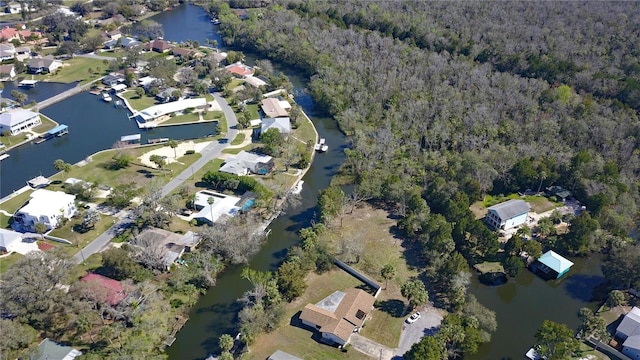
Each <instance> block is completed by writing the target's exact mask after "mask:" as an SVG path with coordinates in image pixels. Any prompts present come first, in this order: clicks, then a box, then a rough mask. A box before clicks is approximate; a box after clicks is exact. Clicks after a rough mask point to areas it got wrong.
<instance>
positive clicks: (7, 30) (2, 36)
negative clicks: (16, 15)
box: [0, 26, 20, 41]
mask: <svg viewBox="0 0 640 360" xmlns="http://www.w3.org/2000/svg"><path fill="white" fill-rule="evenodd" d="M14 39H17V40H20V36H19V35H18V30H16V29H14V28H12V27H9V26H5V27H4V28H2V30H0V40H1V41H11V40H14Z"/></svg>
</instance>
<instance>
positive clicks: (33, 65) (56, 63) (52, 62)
mask: <svg viewBox="0 0 640 360" xmlns="http://www.w3.org/2000/svg"><path fill="white" fill-rule="evenodd" d="M61 67H62V61H60V60H56V59H54V58H53V56H45V57H43V58H33V59H31V60H29V62H28V63H27V71H28V72H29V73H30V74H41V73H54V72H55V71H56V70H58V69H59V68H61Z"/></svg>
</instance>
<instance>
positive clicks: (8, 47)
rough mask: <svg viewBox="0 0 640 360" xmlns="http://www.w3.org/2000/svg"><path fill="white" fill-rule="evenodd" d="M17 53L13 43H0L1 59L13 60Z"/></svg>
mask: <svg viewBox="0 0 640 360" xmlns="http://www.w3.org/2000/svg"><path fill="white" fill-rule="evenodd" d="M15 54H16V48H15V47H14V46H13V44H0V61H6V60H11V59H13V58H14V56H15Z"/></svg>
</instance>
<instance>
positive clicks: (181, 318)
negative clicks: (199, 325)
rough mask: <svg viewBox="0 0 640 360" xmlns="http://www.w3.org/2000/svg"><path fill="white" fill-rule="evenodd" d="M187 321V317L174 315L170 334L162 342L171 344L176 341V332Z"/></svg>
mask: <svg viewBox="0 0 640 360" xmlns="http://www.w3.org/2000/svg"><path fill="white" fill-rule="evenodd" d="M187 321H189V317H188V316H187V317H185V316H182V315H176V321H175V322H174V323H173V327H172V328H173V330H172V331H171V335H169V336H168V337H167V338H166V339H165V340H164V342H163V344H164V345H166V346H171V345H173V343H174V342H175V341H176V334H177V333H178V331H180V329H182V327H183V326H184V325H185V324H186V323H187Z"/></svg>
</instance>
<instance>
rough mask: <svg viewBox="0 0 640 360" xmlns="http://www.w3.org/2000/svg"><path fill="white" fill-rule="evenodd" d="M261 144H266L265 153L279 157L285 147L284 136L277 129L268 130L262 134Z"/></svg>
mask: <svg viewBox="0 0 640 360" xmlns="http://www.w3.org/2000/svg"><path fill="white" fill-rule="evenodd" d="M260 142H261V143H262V144H264V152H265V153H267V154H269V155H271V156H279V155H280V153H281V152H282V146H283V145H284V139H283V138H282V134H280V131H278V129H275V128H271V129H268V130H267V131H265V132H263V133H262V134H260Z"/></svg>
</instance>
